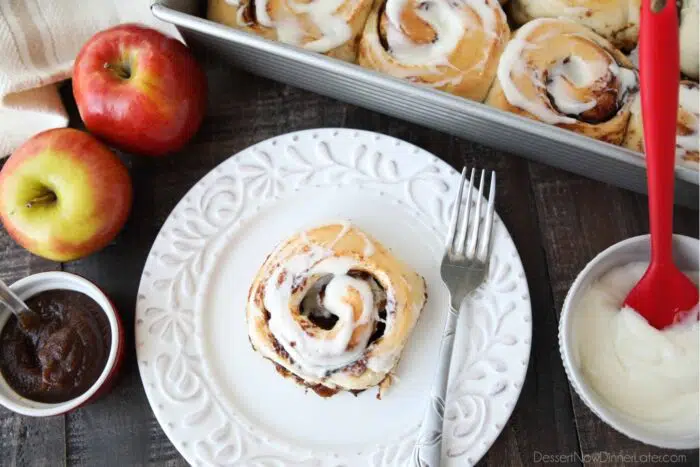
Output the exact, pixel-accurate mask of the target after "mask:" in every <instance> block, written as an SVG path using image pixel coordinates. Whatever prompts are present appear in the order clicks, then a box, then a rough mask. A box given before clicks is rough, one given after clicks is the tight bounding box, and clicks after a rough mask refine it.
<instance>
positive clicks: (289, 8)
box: [207, 0, 372, 62]
mask: <svg viewBox="0 0 700 467" xmlns="http://www.w3.org/2000/svg"><path fill="white" fill-rule="evenodd" d="M371 7H372V0H313V1H310V2H309V1H306V0H209V7H208V10H207V18H208V19H210V20H212V21H216V22H218V23H222V24H226V25H227V26H231V27H233V28H237V29H241V30H244V31H247V32H250V33H253V34H257V35H260V36H262V37H265V38H267V39H271V40H277V41H279V42H284V43H287V44H291V45H295V46H298V47H302V48H305V49H307V50H310V51H313V52H319V53H322V54H325V55H328V56H331V57H335V58H338V59H340V60H345V61H348V62H354V61H355V59H356V56H357V41H358V38H359V35H360V33H361V32H362V27H363V26H364V24H365V21H366V20H367V14H368V13H369V11H370V8H371Z"/></svg>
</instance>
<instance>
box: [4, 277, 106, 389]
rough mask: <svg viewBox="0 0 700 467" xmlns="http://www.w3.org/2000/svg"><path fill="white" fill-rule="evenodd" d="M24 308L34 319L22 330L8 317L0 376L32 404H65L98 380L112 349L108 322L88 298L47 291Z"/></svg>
mask: <svg viewBox="0 0 700 467" xmlns="http://www.w3.org/2000/svg"><path fill="white" fill-rule="evenodd" d="M26 304H27V306H28V307H29V309H31V310H33V311H34V312H35V313H36V314H37V315H38V318H39V322H38V323H37V324H36V325H32V326H31V327H29V328H23V327H22V326H20V324H19V323H18V321H17V318H16V317H15V316H14V315H13V316H11V317H10V318H9V320H8V321H7V323H6V324H5V326H4V327H3V329H2V333H1V334H0V372H2V376H3V377H4V378H5V381H7V383H8V384H9V385H10V386H11V387H12V389H14V390H15V391H16V392H17V393H18V394H20V395H22V396H23V397H26V398H28V399H31V400H35V401H37V402H48V403H56V402H64V401H67V400H70V399H74V398H76V397H78V396H80V395H81V394H82V393H84V392H85V391H87V390H88V389H89V388H90V386H92V385H93V384H94V383H95V381H97V379H98V378H99V376H100V374H101V373H102V371H103V370H104V367H105V365H106V363H107V357H108V356H109V350H110V347H111V345H112V335H111V331H110V326H109V320H108V319H107V316H106V315H105V313H104V311H103V310H102V308H101V307H100V305H98V304H97V302H95V301H94V300H93V299H92V298H90V297H88V296H87V295H85V294H83V293H81V292H76V291H74V290H58V289H57V290H47V291H45V292H40V293H38V294H36V295H34V296H32V297H31V298H29V299H28V300H26Z"/></svg>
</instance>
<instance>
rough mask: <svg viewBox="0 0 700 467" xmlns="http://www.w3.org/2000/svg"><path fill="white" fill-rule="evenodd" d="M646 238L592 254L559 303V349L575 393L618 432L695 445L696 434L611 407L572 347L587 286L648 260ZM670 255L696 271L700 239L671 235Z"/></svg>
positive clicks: (662, 444) (676, 446)
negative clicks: (672, 430)
mask: <svg viewBox="0 0 700 467" xmlns="http://www.w3.org/2000/svg"><path fill="white" fill-rule="evenodd" d="M649 241H650V238H649V235H642V236H639V237H634V238H630V239H627V240H624V241H622V242H620V243H617V244H615V245H613V246H611V247H610V248H608V249H607V250H605V251H603V252H602V253H600V254H599V255H598V256H596V257H595V258H593V260H592V261H591V262H590V263H588V265H586V267H585V268H584V269H583V271H581V273H580V274H579V275H578V277H577V278H576V280H575V281H574V283H573V285H572V286H571V289H569V293H568V294H567V296H566V300H565V301H564V306H563V307H562V312H561V317H560V320H559V351H560V352H561V358H562V361H563V363H564V369H565V370H566V375H567V377H568V378H569V382H570V383H571V385H572V386H573V387H574V389H575V390H576V393H577V394H578V395H579V397H580V398H581V399H582V400H583V402H585V404H586V405H587V406H588V408H589V409H591V411H593V413H595V414H596V415H597V416H598V417H599V418H600V419H601V420H603V421H604V422H605V423H607V424H608V425H610V426H611V427H613V428H614V429H616V430H617V431H619V432H620V433H623V434H624V435H627V436H628V437H630V438H632V439H635V440H637V441H641V442H643V443H646V444H650V445H654V446H659V447H663V448H673V449H691V448H697V447H698V444H700V442H699V440H698V439H697V438H694V437H692V436H689V437H685V438H678V437H674V436H672V435H669V434H666V433H662V432H659V431H654V430H652V429H649V427H648V426H644V425H640V424H639V423H637V422H635V421H634V420H633V419H631V418H630V417H628V416H626V415H625V414H623V413H621V412H620V411H619V410H616V409H615V408H613V407H611V406H610V405H609V404H608V403H606V401H605V400H604V399H602V398H601V397H600V396H599V395H598V394H597V393H596V392H595V391H594V390H593V389H592V388H591V387H590V386H589V385H588V382H587V381H586V379H585V377H584V376H583V375H582V373H581V369H580V367H579V364H578V362H577V361H576V352H575V351H574V342H575V339H574V333H575V329H573V324H572V322H573V319H572V316H571V315H572V313H575V311H576V305H577V304H578V301H579V299H580V298H581V296H582V295H583V294H584V293H585V292H586V291H587V290H588V288H589V287H590V285H591V283H592V282H594V281H595V280H597V279H598V278H600V277H601V276H602V275H603V274H605V273H606V272H608V271H609V270H611V269H612V268H615V267H617V266H622V265H625V264H628V263H631V262H635V261H646V262H648V261H649V257H650V243H649ZM673 255H674V259H675V262H676V265H678V267H679V268H680V269H681V270H691V271H692V270H696V271H697V270H698V258H699V255H700V242H699V241H698V240H697V239H695V238H691V237H686V236H682V235H675V236H674V238H673Z"/></svg>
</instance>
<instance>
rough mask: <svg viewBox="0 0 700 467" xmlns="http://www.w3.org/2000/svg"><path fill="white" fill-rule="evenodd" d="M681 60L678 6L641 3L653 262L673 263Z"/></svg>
mask: <svg viewBox="0 0 700 467" xmlns="http://www.w3.org/2000/svg"><path fill="white" fill-rule="evenodd" d="M664 3H665V5H664ZM660 4H661V5H662V7H661V8H659V7H660ZM656 10H660V11H656ZM679 57H680V51H679V39H678V16H677V13H676V1H675V0H665V2H664V0H642V16H641V28H640V33H639V73H640V81H641V93H642V116H643V125H644V152H645V153H646V163H647V177H648V178H647V186H648V189H649V223H650V228H651V255H652V262H656V261H659V262H668V261H672V256H671V254H672V250H671V242H672V239H671V237H672V233H673V209H672V206H673V182H674V165H675V148H676V119H677V115H678V85H679V79H680V78H679V75H680V68H679V60H680V58H679Z"/></svg>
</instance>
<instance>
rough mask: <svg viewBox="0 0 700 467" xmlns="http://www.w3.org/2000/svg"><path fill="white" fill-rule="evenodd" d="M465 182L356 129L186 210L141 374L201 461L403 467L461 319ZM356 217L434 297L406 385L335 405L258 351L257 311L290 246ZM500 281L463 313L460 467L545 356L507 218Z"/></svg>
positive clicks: (449, 446) (157, 250)
mask: <svg viewBox="0 0 700 467" xmlns="http://www.w3.org/2000/svg"><path fill="white" fill-rule="evenodd" d="M458 183H459V176H458V174H457V173H456V172H455V171H454V170H453V169H452V168H451V167H449V166H448V165H447V164H445V163H444V162H442V161H441V160H439V159H438V158H436V157H435V156H433V155H431V154H429V153H427V152H426V151H423V150H422V149H420V148H418V147H415V146H413V145H410V144H408V143H405V142H402V141H400V140H397V139H394V138H390V137H387V136H383V135H379V134H375V133H369V132H363V131H353V130H346V129H337V130H336V129H323V130H317V131H303V132H299V133H292V134H287V135H283V136H280V137H277V138H273V139H270V140H267V141H263V142H262V143H259V144H257V145H255V146H252V147H250V148H248V149H246V150H244V151H242V152H240V153H239V154H237V155H235V156H234V157H231V158H230V159H228V160H227V161H225V162H224V163H222V164H221V165H220V166H218V167H217V168H215V169H214V170H213V171H212V172H210V173H209V174H208V175H206V176H205V177H204V178H203V179H202V180H200V181H199V182H198V183H197V184H196V185H195V186H194V187H193V188H192V189H191V190H190V191H189V193H188V194H187V195H186V196H185V198H184V199H183V200H182V201H180V203H178V205H177V206H176V207H175V209H174V210H173V212H172V213H171V215H170V217H169V218H168V219H167V220H166V222H165V224H164V225H163V228H162V229H161V231H160V233H159V234H158V237H157V238H156V241H155V243H154V245H153V248H152V250H151V252H150V254H149V256H148V260H147V262H146V266H145V268H144V272H143V277H142V279H141V284H140V287H139V294H138V300H137V309H136V350H137V354H138V361H139V369H140V372H141V378H142V380H143V384H144V386H145V389H146V394H147V396H148V400H149V401H150V404H151V407H152V408H153V411H154V412H155V415H156V418H157V419H158V421H159V423H160V424H161V426H162V427H163V430H164V431H165V433H166V434H167V435H168V437H169V438H170V440H171V441H172V442H173V444H174V445H175V446H176V448H177V449H178V450H179V451H180V452H181V453H182V455H183V456H184V457H185V459H187V461H189V462H190V463H192V464H194V465H244V466H256V467H262V466H265V467H273V466H274V467H283V466H284V467H286V466H307V465H308V466H340V465H343V466H362V467H364V466H368V465H370V466H401V465H405V464H406V462H407V461H408V459H409V458H410V454H411V450H412V448H413V442H414V439H415V436H416V434H417V430H418V426H419V424H420V420H421V418H422V414H423V410H424V408H425V405H426V402H427V400H428V399H427V398H428V394H429V390H430V385H431V382H432V377H433V372H434V369H435V368H436V361H437V354H438V344H439V342H440V336H441V333H442V327H443V322H444V318H445V315H446V311H447V305H448V301H447V292H446V290H445V289H444V288H443V286H442V282H441V281H440V273H439V261H440V258H441V256H442V252H443V247H442V245H443V238H444V236H445V232H446V230H447V223H448V218H449V214H450V212H451V211H450V210H451V203H452V200H453V198H454V196H455V194H456V190H457V185H458ZM339 219H345V220H349V221H351V222H353V223H355V224H356V225H358V226H359V227H360V228H362V229H365V230H367V231H368V232H371V234H372V235H374V236H375V237H376V238H377V239H378V240H379V241H380V242H382V243H384V244H385V245H386V246H387V247H389V248H391V249H392V250H393V251H394V253H395V254H396V255H397V256H398V257H399V258H401V259H403V260H404V261H405V262H407V263H408V264H409V265H411V266H412V267H413V268H415V270H417V271H418V272H419V273H420V274H422V275H423V276H424V277H425V279H426V282H427V285H428V302H427V304H426V307H425V309H424V311H423V314H422V315H421V318H420V320H419V322H418V325H417V326H416V328H415V331H414V333H413V335H412V337H411V339H410V341H409V343H408V345H407V347H406V349H405V351H404V354H403V357H402V359H401V363H400V365H399V367H398V370H397V376H398V381H397V382H396V383H395V384H394V385H393V386H392V387H391V388H390V390H389V391H388V392H387V393H386V394H385V395H384V397H383V399H382V400H377V398H376V397H375V396H376V391H375V390H369V391H366V392H364V393H362V394H360V395H359V396H357V397H355V396H353V395H351V394H339V395H336V396H334V397H332V398H330V399H323V398H320V397H319V396H317V395H316V394H314V393H313V392H312V391H309V392H308V393H306V392H305V391H304V389H303V388H301V387H300V386H298V385H296V384H294V383H293V382H292V381H290V380H287V379H284V378H282V377H280V376H279V375H278V374H277V373H276V371H275V369H274V367H273V365H272V364H271V363H270V362H269V361H267V360H264V359H263V358H262V357H261V356H260V355H259V354H257V353H256V352H254V351H253V350H252V348H251V346H250V343H249V341H248V337H247V333H246V326H245V301H246V297H247V293H248V288H249V286H250V283H251V281H252V279H253V276H254V274H255V272H256V271H257V269H258V267H259V266H260V265H261V264H262V262H263V261H264V259H265V257H266V255H267V254H268V253H269V252H270V251H271V250H272V249H273V248H274V246H275V245H276V244H277V243H278V242H280V241H282V240H284V239H285V238H286V237H288V236H289V235H291V234H292V233H294V232H296V231H298V230H300V229H302V228H304V227H308V226H310V225H314V224H320V223H323V222H327V221H334V220H339ZM493 251H494V253H493V257H492V265H491V269H490V273H489V280H488V281H487V283H486V284H485V285H484V286H483V287H482V289H480V290H479V291H478V292H477V293H476V294H475V296H474V298H472V299H471V300H470V301H469V302H468V303H467V304H466V307H465V308H464V309H463V313H462V317H461V319H460V325H459V328H460V329H459V331H458V334H457V341H456V347H455V353H454V357H453V367H452V377H451V379H450V387H449V391H448V401H447V408H446V423H445V430H444V440H445V441H444V445H443V447H444V449H443V456H444V460H445V462H444V465H446V466H468V465H471V464H474V463H476V462H477V461H478V460H479V459H480V458H481V457H482V456H483V455H484V453H485V452H486V451H487V449H488V448H489V447H490V446H491V444H492V443H493V442H494V440H495V439H496V437H497V436H498V434H499V433H500V431H501V429H502V428H503V425H504V424H505V423H506V422H507V420H508V417H509V416H510V414H511V412H512V410H513V406H514V405H515V403H516V401H517V399H518V395H519V394H520V389H521V386H522V383H523V380H524V378H525V372H526V369H527V363H528V359H529V355H530V337H531V332H532V329H531V313H530V298H529V295H528V287H527V282H526V279H525V274H524V272H523V268H522V264H521V262H520V258H519V256H518V253H517V251H516V248H515V246H514V245H513V241H512V240H511V238H510V235H509V234H508V232H507V230H506V228H505V227H504V225H503V223H502V222H501V221H500V219H496V225H495V233H494V237H493Z"/></svg>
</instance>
